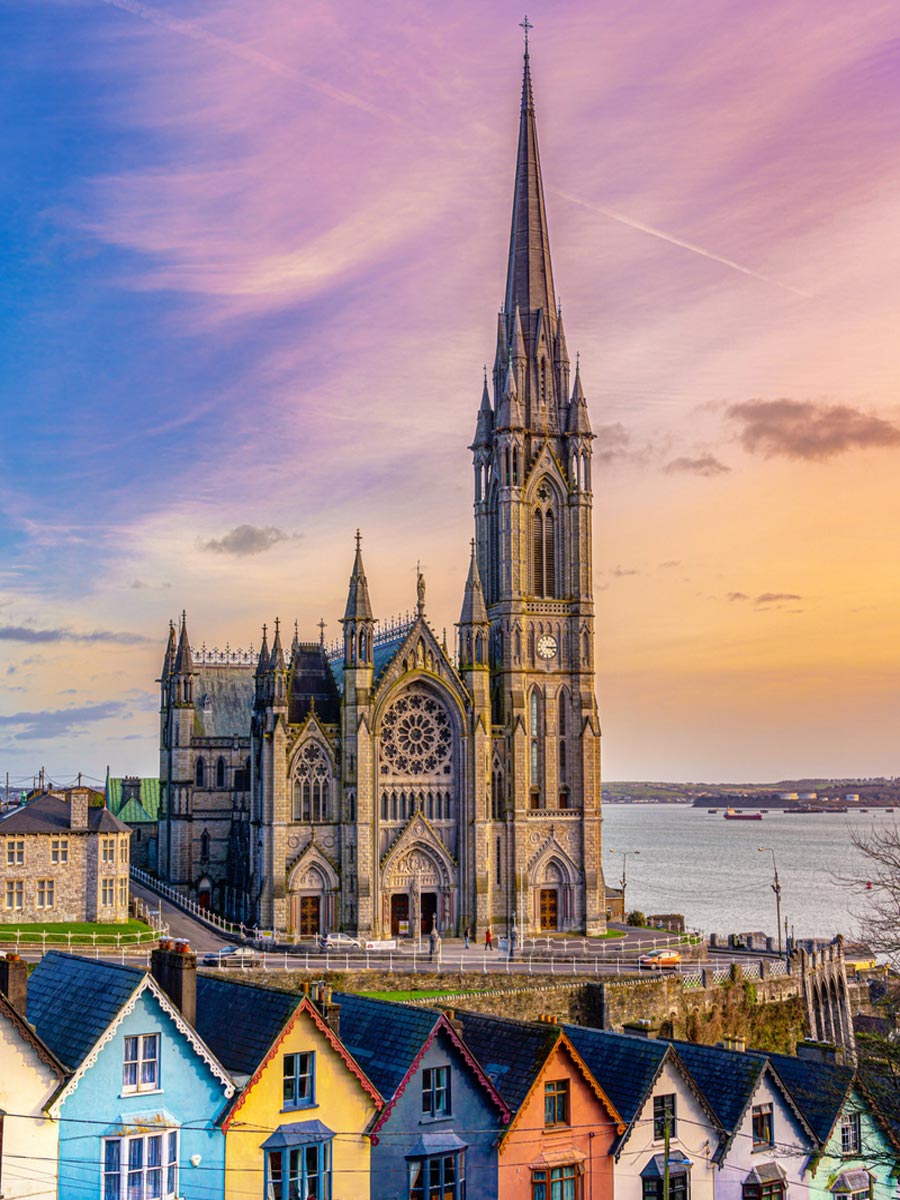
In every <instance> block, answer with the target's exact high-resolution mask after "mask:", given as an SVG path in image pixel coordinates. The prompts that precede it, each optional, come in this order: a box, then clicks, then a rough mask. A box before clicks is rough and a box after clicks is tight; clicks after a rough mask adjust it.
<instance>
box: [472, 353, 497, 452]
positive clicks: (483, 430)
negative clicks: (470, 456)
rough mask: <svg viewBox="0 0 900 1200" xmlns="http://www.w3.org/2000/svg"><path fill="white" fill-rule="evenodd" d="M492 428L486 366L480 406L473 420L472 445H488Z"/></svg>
mask: <svg viewBox="0 0 900 1200" xmlns="http://www.w3.org/2000/svg"><path fill="white" fill-rule="evenodd" d="M493 430H494V410H493V409H492V408H491V397H490V393H489V392H488V381H487V367H485V369H484V388H483V389H482V392H481V407H480V408H479V410H478V419H477V421H476V422H475V441H474V442H473V443H472V444H473V445H474V446H489V445H490V443H491V434H492V433H493Z"/></svg>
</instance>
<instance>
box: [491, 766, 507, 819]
mask: <svg viewBox="0 0 900 1200" xmlns="http://www.w3.org/2000/svg"><path fill="white" fill-rule="evenodd" d="M504 799H505V797H504V795H503V768H502V767H501V766H500V763H499V761H496V760H495V762H494V769H493V771H491V816H492V818H493V819H494V820H495V821H502V820H503V812H504V808H505V807H506V806H505V804H504Z"/></svg>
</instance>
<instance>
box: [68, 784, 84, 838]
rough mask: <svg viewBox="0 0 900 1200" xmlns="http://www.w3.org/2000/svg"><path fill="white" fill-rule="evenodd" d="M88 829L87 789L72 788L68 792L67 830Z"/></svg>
mask: <svg viewBox="0 0 900 1200" xmlns="http://www.w3.org/2000/svg"><path fill="white" fill-rule="evenodd" d="M87 827H88V793H87V788H72V790H71V792H69V828H70V829H87Z"/></svg>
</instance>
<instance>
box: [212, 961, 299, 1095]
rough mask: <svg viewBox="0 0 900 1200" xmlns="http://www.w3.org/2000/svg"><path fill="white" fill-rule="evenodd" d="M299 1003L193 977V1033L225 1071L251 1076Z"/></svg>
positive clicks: (281, 995) (268, 990)
mask: <svg viewBox="0 0 900 1200" xmlns="http://www.w3.org/2000/svg"><path fill="white" fill-rule="evenodd" d="M301 1000H302V997H301V996H294V995H291V993H290V992H277V991H275V990H274V989H272V988H265V987H256V986H255V985H253V984H249V983H233V982H232V981H231V980H230V979H216V978H214V977H213V976H211V975H198V976H197V1032H198V1033H199V1034H200V1036H201V1037H202V1038H203V1040H204V1042H206V1044H207V1046H209V1048H210V1050H212V1052H213V1054H215V1056H216V1058H218V1059H219V1061H220V1062H221V1063H223V1064H224V1065H225V1067H227V1069H228V1070H229V1071H232V1072H237V1073H238V1074H241V1075H252V1074H253V1072H254V1071H255V1070H256V1068H257V1067H258V1066H259V1064H260V1063H261V1062H262V1060H263V1059H264V1058H265V1056H266V1054H267V1053H268V1050H269V1047H270V1046H271V1045H272V1043H273V1042H274V1041H275V1039H276V1038H277V1037H278V1035H279V1034H280V1033H281V1031H282V1029H284V1027H285V1025H286V1024H287V1023H288V1020H289V1019H290V1017H291V1015H292V1013H293V1012H294V1010H295V1009H296V1008H297V1007H298V1005H299V1004H300V1002H301Z"/></svg>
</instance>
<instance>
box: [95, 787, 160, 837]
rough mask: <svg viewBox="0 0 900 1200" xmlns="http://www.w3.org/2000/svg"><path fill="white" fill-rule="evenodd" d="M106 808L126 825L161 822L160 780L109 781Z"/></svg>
mask: <svg viewBox="0 0 900 1200" xmlns="http://www.w3.org/2000/svg"><path fill="white" fill-rule="evenodd" d="M125 785H127V786H125ZM135 793H137V794H135ZM125 796H127V799H125V798H124V797H125ZM106 807H107V808H108V809H109V811H110V812H111V813H112V814H113V815H114V816H116V817H118V818H119V820H120V821H124V822H125V824H126V825H141V824H147V823H152V822H154V821H157V820H159V780H158V779H135V778H133V777H130V776H129V777H126V778H124V779H114V778H110V779H108V780H107V783H106Z"/></svg>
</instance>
